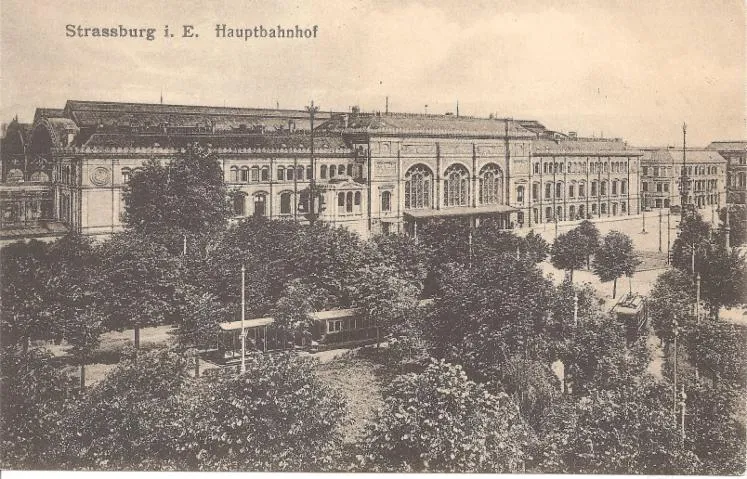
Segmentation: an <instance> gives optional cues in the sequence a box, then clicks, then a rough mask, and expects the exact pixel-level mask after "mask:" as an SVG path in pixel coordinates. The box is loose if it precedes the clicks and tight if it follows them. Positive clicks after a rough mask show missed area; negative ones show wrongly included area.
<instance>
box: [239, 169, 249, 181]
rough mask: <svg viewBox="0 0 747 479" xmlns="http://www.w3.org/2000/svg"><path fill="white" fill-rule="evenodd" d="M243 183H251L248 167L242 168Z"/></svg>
mask: <svg viewBox="0 0 747 479" xmlns="http://www.w3.org/2000/svg"><path fill="white" fill-rule="evenodd" d="M241 181H242V182H244V183H249V168H247V167H246V166H245V167H243V168H241Z"/></svg>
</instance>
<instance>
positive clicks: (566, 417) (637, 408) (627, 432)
mask: <svg viewBox="0 0 747 479" xmlns="http://www.w3.org/2000/svg"><path fill="white" fill-rule="evenodd" d="M620 372H623V373H624V371H620ZM669 394H670V393H668V389H667V388H666V387H665V386H663V385H661V384H658V383H656V382H654V381H653V380H652V379H651V378H650V377H647V376H633V377H631V376H627V377H624V378H622V380H621V381H620V382H619V383H618V384H616V385H615V387H613V388H609V389H606V388H605V389H591V390H589V391H588V392H587V393H586V394H584V395H583V396H581V397H576V396H568V397H567V401H565V402H564V403H561V404H559V405H558V407H557V408H556V410H555V411H554V413H553V414H552V415H551V416H550V418H549V419H548V421H547V422H546V424H545V426H544V427H543V428H542V429H541V430H540V434H539V436H540V437H541V438H542V446H541V448H540V451H539V453H538V455H537V457H538V461H537V466H538V467H539V469H540V470H542V471H543V472H553V473H577V474H687V473H693V472H694V471H695V470H696V467H697V466H698V464H699V461H698V459H697V457H695V455H694V454H692V453H691V452H688V451H683V450H681V448H680V444H679V432H678V429H677V423H676V421H674V420H672V416H671V405H670V404H671V403H669V402H668V399H670V397H671V396H670V395H669Z"/></svg>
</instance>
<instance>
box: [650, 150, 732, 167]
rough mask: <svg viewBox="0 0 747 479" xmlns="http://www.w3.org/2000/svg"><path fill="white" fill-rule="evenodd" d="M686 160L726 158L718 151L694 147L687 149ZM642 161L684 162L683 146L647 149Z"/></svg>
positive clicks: (717, 161)
mask: <svg viewBox="0 0 747 479" xmlns="http://www.w3.org/2000/svg"><path fill="white" fill-rule="evenodd" d="M685 161H686V162H687V163H726V159H725V158H724V157H723V156H721V155H720V154H719V153H718V151H715V150H706V149H702V148H698V149H696V148H693V149H690V148H688V149H686V150H685ZM641 162H642V163H654V164H656V163H663V164H672V163H677V164H679V163H682V148H655V149H645V150H644V152H643V157H642V158H641Z"/></svg>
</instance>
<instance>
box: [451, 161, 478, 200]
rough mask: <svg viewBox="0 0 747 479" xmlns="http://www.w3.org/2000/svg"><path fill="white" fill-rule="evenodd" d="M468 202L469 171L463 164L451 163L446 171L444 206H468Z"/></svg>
mask: <svg viewBox="0 0 747 479" xmlns="http://www.w3.org/2000/svg"><path fill="white" fill-rule="evenodd" d="M480 185H481V186H482V178H481V179H480ZM480 190H481V191H482V188H480ZM468 203H469V172H467V168H465V167H464V166H462V165H451V166H450V167H448V168H447V169H446V172H445V173H444V206H467V204H468Z"/></svg>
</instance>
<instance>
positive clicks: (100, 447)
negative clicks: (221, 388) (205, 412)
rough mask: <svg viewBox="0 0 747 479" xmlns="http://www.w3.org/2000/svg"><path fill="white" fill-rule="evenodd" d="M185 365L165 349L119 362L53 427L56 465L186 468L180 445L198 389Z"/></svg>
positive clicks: (183, 359) (115, 468)
mask: <svg viewBox="0 0 747 479" xmlns="http://www.w3.org/2000/svg"><path fill="white" fill-rule="evenodd" d="M186 368H187V361H186V360H185V358H184V357H182V356H181V355H179V354H176V353H174V352H172V351H169V350H166V349H164V350H156V351H150V352H147V353H143V354H140V355H139V356H138V357H136V358H131V359H126V360H124V361H122V362H120V363H119V364H118V365H117V366H116V368H115V369H114V370H113V371H112V372H110V373H109V374H108V375H107V376H106V377H105V378H104V379H103V380H102V381H100V382H99V383H97V384H96V385H95V386H94V387H93V388H91V389H90V390H89V391H88V392H87V394H85V395H84V396H82V397H81V398H80V400H79V401H78V402H76V403H75V404H74V405H72V406H71V407H70V408H68V409H67V410H66V411H65V412H64V414H63V417H62V419H61V421H60V422H59V424H58V426H57V427H55V428H54V436H53V440H52V444H53V445H54V446H53V454H54V460H55V466H56V468H64V469H69V468H75V469H78V468H92V469H111V470H121V469H135V470H149V469H183V468H184V462H183V461H184V459H183V456H181V455H180V451H179V449H177V448H176V445H177V444H178V441H179V440H180V438H181V437H183V436H184V431H183V430H182V429H181V427H180V426H181V424H182V422H184V421H185V420H186V418H185V416H186V417H188V416H189V407H188V405H189V404H190V402H189V400H188V398H189V397H190V395H193V394H194V392H193V391H194V390H195V384H194V382H193V381H192V380H191V379H190V378H189V376H188V375H187V370H186Z"/></svg>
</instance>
